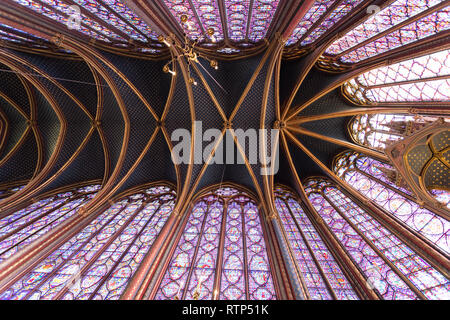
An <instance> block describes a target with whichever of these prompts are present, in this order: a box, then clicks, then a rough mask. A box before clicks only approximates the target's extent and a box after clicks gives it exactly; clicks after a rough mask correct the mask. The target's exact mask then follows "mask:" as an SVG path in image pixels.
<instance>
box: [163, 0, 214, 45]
mask: <svg viewBox="0 0 450 320" xmlns="http://www.w3.org/2000/svg"><path fill="white" fill-rule="evenodd" d="M163 1H164V4H165V5H166V6H167V8H169V11H170V13H171V14H172V15H173V16H174V17H175V19H176V20H177V22H178V24H179V25H180V26H181V27H182V29H183V31H184V32H185V33H186V34H187V35H188V37H189V38H190V39H199V41H200V40H203V38H204V35H203V32H202V29H201V27H200V25H199V22H198V20H197V18H196V16H195V13H194V10H193V8H191V6H190V4H189V1H188V0H163ZM208 2H209V1H208ZM184 15H185V16H186V17H187V21H186V22H185V23H182V22H181V17H182V16H184Z"/></svg>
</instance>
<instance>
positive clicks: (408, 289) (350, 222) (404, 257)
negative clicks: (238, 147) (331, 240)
mask: <svg viewBox="0 0 450 320" xmlns="http://www.w3.org/2000/svg"><path fill="white" fill-rule="evenodd" d="M305 187H306V189H305V190H306V192H307V194H308V197H309V199H310V201H311V203H312V205H313V206H314V208H315V209H316V210H317V212H318V213H319V214H320V216H321V217H322V218H323V220H324V223H325V225H326V226H327V227H328V229H329V230H330V231H331V232H332V233H333V234H334V236H335V237H336V239H337V240H338V241H339V242H340V243H341V246H342V247H343V249H344V250H345V251H346V252H347V253H348V255H349V257H350V258H351V259H352V260H353V262H354V263H355V264H356V265H357V266H358V268H359V269H360V270H361V272H362V274H363V275H364V276H365V277H366V279H367V281H368V285H370V286H371V287H372V288H373V289H374V290H375V291H376V292H377V293H378V294H379V295H380V296H381V297H382V298H383V299H388V300H401V299H418V298H419V297H420V295H423V297H425V298H427V299H449V298H450V282H449V280H448V279H447V278H446V277H445V275H443V274H442V273H440V272H439V271H438V270H436V269H435V268H433V266H432V265H430V264H429V262H428V261H426V260H425V259H423V257H421V256H419V255H418V254H417V253H416V252H414V251H413V250H412V249H411V248H410V247H409V246H408V245H407V244H406V243H404V242H403V241H402V240H401V239H399V238H398V237H397V236H396V235H394V234H393V233H392V232H390V231H389V230H388V229H387V228H385V227H384V226H383V225H381V224H380V223H379V222H378V221H377V220H376V219H374V218H373V217H372V216H371V215H370V214H369V213H368V212H366V211H364V210H363V209H362V208H361V207H359V206H358V205H357V204H356V203H354V202H353V201H352V200H351V199H350V198H349V197H347V196H346V195H344V194H343V193H342V192H341V191H340V190H339V189H338V188H337V187H336V186H335V185H334V184H332V183H331V182H329V181H327V180H325V179H322V178H315V179H311V180H309V181H307V183H306V184H305Z"/></svg>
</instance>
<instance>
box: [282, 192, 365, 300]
mask: <svg viewBox="0 0 450 320" xmlns="http://www.w3.org/2000/svg"><path fill="white" fill-rule="evenodd" d="M275 206H276V208H277V211H278V214H279V217H280V220H281V223H282V226H283V230H284V234H285V235H286V237H287V241H288V242H289V243H290V247H291V248H292V251H293V253H294V256H295V258H296V260H297V261H296V267H297V268H298V269H299V270H298V271H299V272H300V273H301V275H302V278H303V282H304V284H305V286H306V288H307V290H308V296H309V298H310V299H313V300H332V299H338V300H343V299H345V300H357V299H359V298H358V295H357V294H356V293H355V291H354V290H353V288H352V285H351V284H350V282H349V281H348V279H347V277H346V276H345V275H344V273H343V272H342V270H341V268H340V266H339V265H338V263H337V262H336V260H335V259H334V257H333V255H332V254H331V252H330V250H329V249H328V248H327V246H326V245H325V243H324V241H323V240H322V237H321V236H320V235H319V233H318V232H317V230H316V228H315V227H314V225H313V224H312V223H311V220H310V219H309V217H308V216H307V215H306V213H305V211H304V210H303V208H302V207H301V205H300V203H299V202H298V200H297V198H296V197H295V196H294V194H293V193H292V192H290V191H289V190H287V189H286V188H283V187H281V186H278V187H276V188H275Z"/></svg>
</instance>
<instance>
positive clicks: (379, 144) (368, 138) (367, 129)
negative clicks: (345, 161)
mask: <svg viewBox="0 0 450 320" xmlns="http://www.w3.org/2000/svg"><path fill="white" fill-rule="evenodd" d="M436 120H438V117H433V116H425V115H415V116H411V115H406V114H381V113H378V114H363V115H358V116H355V117H354V118H353V119H352V120H351V121H350V123H349V129H350V135H351V137H352V138H353V140H354V141H355V142H356V143H358V144H360V145H362V146H366V147H369V148H372V149H377V150H380V151H383V150H384V149H385V148H386V144H389V143H393V142H395V141H398V140H401V139H403V138H404V137H406V136H407V135H409V134H411V133H412V132H413V131H414V130H417V129H420V128H422V127H424V126H426V125H429V124H431V123H433V122H435V121H436ZM446 121H450V119H448V118H447V119H446Z"/></svg>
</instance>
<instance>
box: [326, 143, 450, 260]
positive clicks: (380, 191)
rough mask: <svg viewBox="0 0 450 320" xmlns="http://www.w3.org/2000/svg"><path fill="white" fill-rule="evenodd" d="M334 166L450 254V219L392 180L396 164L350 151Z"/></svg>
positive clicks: (369, 197)
mask: <svg viewBox="0 0 450 320" xmlns="http://www.w3.org/2000/svg"><path fill="white" fill-rule="evenodd" d="M333 169H334V171H335V173H336V174H337V175H338V176H339V177H341V178H342V179H343V180H344V181H346V182H347V183H349V184H350V185H351V186H352V187H353V188H355V189H356V190H357V191H359V192H360V193H361V194H362V195H364V196H365V197H367V198H368V199H370V200H372V201H374V202H375V203H376V204H378V205H379V206H381V207H382V208H384V210H385V211H386V212H387V213H388V214H391V215H392V216H393V217H394V218H395V219H396V220H397V221H399V222H400V223H401V224H403V225H404V226H406V227H407V228H408V229H410V230H411V231H412V232H415V233H418V234H419V235H421V236H422V237H424V238H426V239H427V240H429V241H430V242H431V244H432V245H434V247H436V248H437V249H438V250H440V251H442V252H444V253H445V254H447V255H448V254H450V222H449V221H448V220H446V219H445V218H443V217H441V216H439V215H437V214H436V213H434V212H432V211H430V210H428V209H427V208H421V207H420V206H419V205H418V204H417V203H416V202H415V201H414V200H413V199H414V197H412V196H411V192H410V191H409V190H408V189H407V188H404V187H401V186H397V185H395V184H394V183H392V181H391V179H389V178H388V176H387V174H386V173H388V172H393V171H394V168H393V167H392V166H390V165H388V164H386V163H383V162H380V161H378V160H375V159H372V158H370V157H368V156H365V155H361V154H358V153H356V152H350V151H349V152H344V153H342V154H340V155H338V156H337V157H336V159H335V162H334V168H333Z"/></svg>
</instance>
